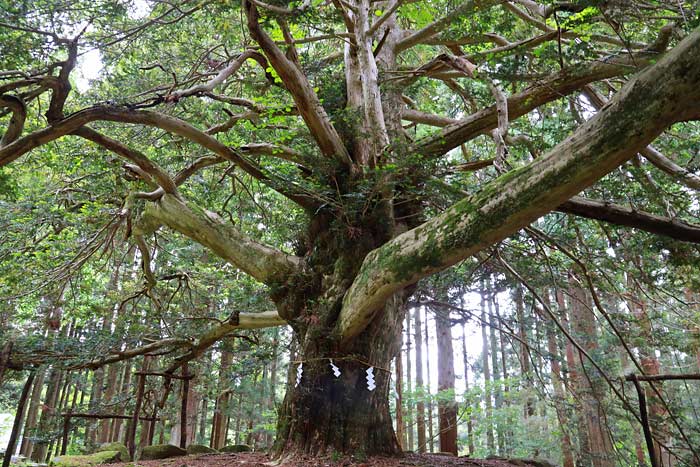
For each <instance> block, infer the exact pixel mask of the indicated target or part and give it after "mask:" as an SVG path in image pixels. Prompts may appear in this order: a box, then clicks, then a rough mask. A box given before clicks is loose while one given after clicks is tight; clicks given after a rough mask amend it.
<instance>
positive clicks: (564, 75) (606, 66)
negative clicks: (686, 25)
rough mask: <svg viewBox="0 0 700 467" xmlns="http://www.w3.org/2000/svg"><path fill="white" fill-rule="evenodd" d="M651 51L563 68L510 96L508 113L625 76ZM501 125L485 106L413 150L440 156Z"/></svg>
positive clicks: (521, 112)
mask: <svg viewBox="0 0 700 467" xmlns="http://www.w3.org/2000/svg"><path fill="white" fill-rule="evenodd" d="M658 56H659V54H658V53H656V52H653V53H650V54H637V55H634V56H630V55H624V56H621V57H619V58H615V59H611V60H609V61H600V62H595V63H592V64H590V63H589V64H584V65H580V66H576V67H573V68H571V69H567V70H563V71H561V72H559V73H557V74H556V75H554V76H552V77H550V78H548V79H545V80H542V81H540V82H538V83H536V84H533V85H532V86H530V87H528V88H527V89H525V90H524V91H522V92H520V93H518V94H515V95H513V96H510V97H509V98H508V116H509V118H510V119H511V120H513V119H516V118H518V117H522V116H523V115H525V114H527V113H528V112H530V111H532V110H534V109H536V108H537V107H539V106H541V105H543V104H546V103H548V102H551V101H554V100H556V99H559V98H561V97H563V96H566V95H568V94H571V93H572V92H574V91H576V90H578V89H580V88H581V87H582V86H584V85H586V84H588V83H593V82H595V81H599V80H602V79H607V78H613V77H615V76H620V75H624V74H627V73H631V72H634V71H638V70H639V68H642V67H645V66H647V65H648V64H649V59H651V58H658ZM496 126H498V111H497V109H496V106H495V105H492V106H490V107H488V108H485V109H482V110H480V111H478V112H476V113H474V114H472V115H469V116H468V117H466V118H464V119H462V120H459V121H457V122H456V123H453V124H451V125H448V126H446V127H445V128H443V129H442V130H441V131H438V132H436V133H434V134H432V135H430V136H427V137H425V138H423V139H421V140H419V141H417V142H416V143H415V145H414V148H415V149H414V151H415V152H416V153H418V154H422V155H423V156H426V157H439V156H441V155H443V154H445V153H446V152H448V151H450V150H451V149H454V148H456V147H459V145H460V144H463V143H465V142H467V141H469V140H471V139H474V138H475V137H477V136H479V135H482V134H486V133H488V132H489V131H491V130H492V129H494V128H496Z"/></svg>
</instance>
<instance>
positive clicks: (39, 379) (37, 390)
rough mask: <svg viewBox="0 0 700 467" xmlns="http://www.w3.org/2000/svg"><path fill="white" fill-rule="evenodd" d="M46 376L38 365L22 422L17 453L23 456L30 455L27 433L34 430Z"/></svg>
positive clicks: (30, 444)
mask: <svg viewBox="0 0 700 467" xmlns="http://www.w3.org/2000/svg"><path fill="white" fill-rule="evenodd" d="M45 376H46V369H45V368H44V367H39V369H37V370H36V378H34V387H33V388H32V395H31V398H30V400H29V409H28V410H27V417H26V421H25V422H24V431H23V433H24V436H22V445H21V446H20V449H19V453H20V454H21V455H23V456H25V457H30V456H31V453H32V445H33V443H32V442H31V441H30V440H29V439H30V436H28V435H29V434H31V433H32V431H34V429H35V428H36V423H37V418H38V417H37V416H38V414H39V406H40V405H41V392H42V390H43V389H44V377H45Z"/></svg>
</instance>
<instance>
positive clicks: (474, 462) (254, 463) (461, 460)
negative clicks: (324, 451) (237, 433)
mask: <svg viewBox="0 0 700 467" xmlns="http://www.w3.org/2000/svg"><path fill="white" fill-rule="evenodd" d="M133 466H134V464H133V463H131V462H130V463H120V464H110V467H133ZM138 466H139V467H239V466H240V467H268V466H276V467H351V466H352V467H403V466H413V467H453V466H454V467H462V466H463V467H554V466H552V464H549V463H547V462H543V461H529V460H516V459H514V460H504V459H483V460H482V459H470V458H468V457H452V456H446V455H438V454H413V453H407V454H406V455H404V456H403V457H400V458H399V457H371V458H369V459H367V460H365V461H357V460H353V459H350V458H346V459H322V458H295V459H288V460H284V461H282V462H274V461H272V460H271V459H270V456H268V455H267V454H264V453H236V454H232V453H231V454H204V455H199V456H187V457H172V458H169V459H163V460H153V461H139V462H138Z"/></svg>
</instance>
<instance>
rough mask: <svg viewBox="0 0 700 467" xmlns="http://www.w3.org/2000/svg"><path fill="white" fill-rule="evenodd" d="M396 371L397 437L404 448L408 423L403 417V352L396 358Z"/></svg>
mask: <svg viewBox="0 0 700 467" xmlns="http://www.w3.org/2000/svg"><path fill="white" fill-rule="evenodd" d="M394 370H395V372H396V439H397V440H398V442H399V444H400V447H401V449H402V450H404V446H405V445H406V423H405V422H404V419H403V357H402V356H401V352H399V354H398V355H397V356H396V358H395V359H394Z"/></svg>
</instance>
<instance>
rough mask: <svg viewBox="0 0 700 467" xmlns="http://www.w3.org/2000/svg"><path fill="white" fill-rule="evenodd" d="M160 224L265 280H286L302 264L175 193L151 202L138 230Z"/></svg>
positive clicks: (256, 277) (266, 282) (276, 282)
mask: <svg viewBox="0 0 700 467" xmlns="http://www.w3.org/2000/svg"><path fill="white" fill-rule="evenodd" d="M160 224H165V225H167V226H168V227H170V228H172V229H173V230H176V231H178V232H180V233H181V234H183V235H185V236H186V237H188V238H191V239H192V240H194V241H196V242H197V243H200V244H202V245H204V246H206V247H207V248H209V249H210V250H212V251H213V252H214V253H216V254H217V255H219V256H220V257H221V258H223V259H225V260H226V261H228V262H229V263H231V264H233V265H234V266H236V267H237V268H239V269H241V270H242V271H244V272H246V273H248V274H250V275H251V276H252V277H254V278H255V279H257V280H259V281H260V282H263V283H265V284H271V285H272V284H277V285H279V284H284V283H285V282H286V280H287V277H288V276H289V275H290V274H294V273H296V272H298V271H299V270H300V268H301V259H300V258H298V257H296V256H293V255H288V254H285V253H283V252H281V251H278V250H276V249H274V248H271V247H269V246H266V245H263V244H261V243H258V242H255V241H253V240H252V239H250V238H248V237H247V236H245V235H243V234H242V233H241V232H239V231H238V230H237V229H235V228H234V227H232V226H230V225H229V224H227V223H226V222H225V221H224V220H223V219H221V218H220V217H219V216H218V215H216V214H215V213H212V212H209V211H205V210H203V209H199V208H196V207H193V206H191V205H189V204H187V203H186V202H185V201H184V200H182V199H181V198H179V197H178V196H176V195H170V194H165V195H163V197H161V198H160V199H159V200H158V201H155V202H153V203H148V204H147V205H146V209H145V210H144V213H143V217H142V220H141V222H140V229H139V232H135V233H139V234H140V233H148V232H149V231H151V230H153V229H154V228H157V227H158V226H159V225H160Z"/></svg>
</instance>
